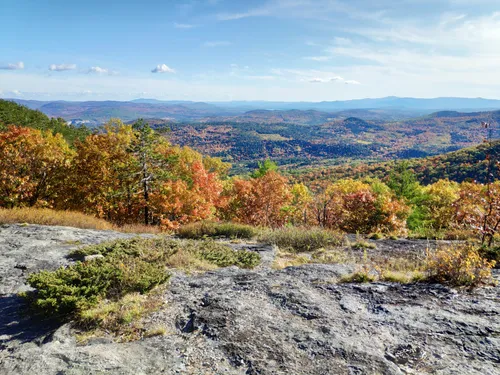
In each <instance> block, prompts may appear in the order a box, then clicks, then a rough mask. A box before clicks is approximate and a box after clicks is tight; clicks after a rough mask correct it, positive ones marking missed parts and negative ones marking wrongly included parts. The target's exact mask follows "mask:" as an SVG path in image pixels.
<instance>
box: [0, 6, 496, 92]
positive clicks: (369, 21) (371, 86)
mask: <svg viewBox="0 0 500 375" xmlns="http://www.w3.org/2000/svg"><path fill="white" fill-rule="evenodd" d="M0 35H2V42H1V43H0V97H18V98H25V99H40V100H55V99H65V100H109V99H112V100H129V99H134V98H139V97H147V98H157V99H163V100H177V99H182V100H200V101H226V100H280V101H323V100H346V99H354V98H365V97H383V96H390V95H396V96H413V97H437V96H462V97H479V96H480V97H488V98H500V1H499V0H474V1H470V0H399V1H389V0H350V1H344V0H248V1H235V0H232V1H231V0H186V1H175V0H171V1H156V0H150V1H133V0H120V1H118V0H100V1H95V0H87V1H67V0H66V1H59V0H46V1H39V0H32V1H28V0H16V1H12V0H0Z"/></svg>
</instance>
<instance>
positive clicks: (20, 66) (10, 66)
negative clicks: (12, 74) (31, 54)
mask: <svg viewBox="0 0 500 375" xmlns="http://www.w3.org/2000/svg"><path fill="white" fill-rule="evenodd" d="M0 69H2V70H21V69H24V63H23V62H22V61H19V62H16V63H12V64H5V65H0Z"/></svg>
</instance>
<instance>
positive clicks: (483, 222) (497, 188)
mask: <svg viewBox="0 0 500 375" xmlns="http://www.w3.org/2000/svg"><path fill="white" fill-rule="evenodd" d="M458 197H459V198H458V199H457V200H456V201H455V202H454V204H453V207H454V208H455V210H456V213H455V214H456V218H455V220H456V224H457V225H458V226H459V227H461V228H464V229H469V230H470V229H472V230H473V231H475V232H477V233H479V234H480V237H481V240H482V244H483V245H486V246H488V247H489V246H491V245H492V244H493V241H494V237H495V234H496V233H498V231H499V230H500V181H495V182H493V183H491V184H490V185H489V186H487V185H485V184H478V183H473V182H464V183H462V184H461V185H460V190H459V191H458Z"/></svg>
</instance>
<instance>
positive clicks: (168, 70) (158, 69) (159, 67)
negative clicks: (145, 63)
mask: <svg viewBox="0 0 500 375" xmlns="http://www.w3.org/2000/svg"><path fill="white" fill-rule="evenodd" d="M151 73H175V70H174V69H172V68H170V67H169V66H167V65H165V64H160V65H157V66H156V68H154V69H153V70H151Z"/></svg>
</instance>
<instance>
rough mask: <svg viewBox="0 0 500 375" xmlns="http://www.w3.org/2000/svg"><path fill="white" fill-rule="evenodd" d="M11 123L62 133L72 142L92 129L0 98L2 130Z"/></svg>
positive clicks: (0, 126) (0, 128)
mask: <svg viewBox="0 0 500 375" xmlns="http://www.w3.org/2000/svg"><path fill="white" fill-rule="evenodd" d="M9 125H17V126H25V127H29V128H33V129H38V130H42V131H46V130H50V131H51V132H52V133H53V134H56V133H59V134H62V136H63V137H64V138H65V139H66V140H67V141H68V142H70V143H73V142H74V141H75V140H76V139H83V138H84V137H85V136H86V135H88V134H90V131H89V130H88V129H87V128H85V127H83V126H82V127H75V126H72V125H68V124H66V121H65V120H64V119H62V118H49V117H47V115H45V114H43V113H42V112H40V111H37V110H33V109H29V108H28V107H24V106H21V105H19V104H16V103H14V102H12V101H7V100H1V99H0V131H4V130H6V129H7V126H9Z"/></svg>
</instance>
